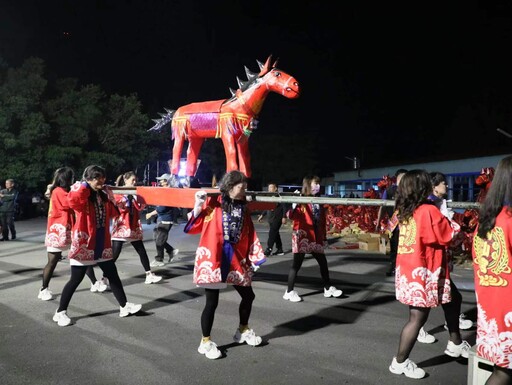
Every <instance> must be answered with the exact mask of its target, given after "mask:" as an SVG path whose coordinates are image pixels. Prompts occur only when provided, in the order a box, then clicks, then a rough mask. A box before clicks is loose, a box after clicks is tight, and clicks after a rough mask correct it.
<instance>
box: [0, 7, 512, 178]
mask: <svg viewBox="0 0 512 385" xmlns="http://www.w3.org/2000/svg"><path fill="white" fill-rule="evenodd" d="M301 3H303V4H301ZM390 3H395V4H394V5H392V6H390ZM453 3H455V4H453ZM510 4H511V3H510V2H506V1H492V2H490V1H487V2H486V1H471V0H469V1H464V2H398V3H397V2H384V1H380V2H365V1H322V0H319V1H309V2H299V1H260V0H256V1H242V0H241V1H194V0H184V1H181V0H180V1H172V0H167V1H166V0H161V1H135V0H134V1H127V0H124V1H122V0H119V1H114V0H110V1H91V0H87V1H85V0H83V1H21V0H20V1H14V0H13V1H6V0H0V57H2V58H3V59H4V60H5V61H6V62H7V63H8V65H10V66H18V65H20V64H21V63H22V62H23V60H24V59H26V58H28V57H30V56H38V57H41V58H43V59H44V60H45V61H46V63H47V69H48V72H49V73H50V74H52V76H56V77H67V76H71V77H76V78H79V79H80V80H81V81H82V82H83V83H84V84H87V83H94V84H99V85H101V86H102V87H103V88H104V89H105V90H106V91H107V92H112V93H114V92H115V93H120V94H130V93H134V92H135V93H137V94H138V95H139V97H140V98H141V100H142V102H143V103H144V109H145V111H144V112H146V113H148V114H149V116H150V118H158V116H157V115H156V113H157V112H159V111H163V108H164V107H166V108H171V109H175V108H177V107H179V106H181V105H183V104H187V103H191V102H199V101H206V100H217V99H223V98H228V97H229V96H230V93H229V87H231V88H236V86H237V83H236V77H237V76H238V77H240V78H241V79H242V80H245V73H244V65H245V66H247V67H248V68H249V69H251V70H252V71H257V69H258V67H257V64H256V60H259V61H265V59H266V58H267V56H268V55H270V54H272V55H273V56H274V57H275V58H279V62H278V68H280V69H282V70H283V71H284V72H287V73H289V74H291V75H293V76H294V77H295V78H296V79H297V80H298V81H299V82H300V84H301V88H302V95H301V97H300V98H299V99H296V100H288V99H285V98H283V97H281V96H280V95H275V94H272V95H270V96H269V97H268V98H267V101H266V103H265V106H264V108H263V111H262V114H261V123H260V128H259V130H258V132H257V135H265V133H266V132H283V133H285V134H286V135H297V134H308V135H309V136H310V137H311V138H312V139H314V140H317V141H319V143H322V146H321V148H319V149H318V151H319V152H320V153H321V154H322V155H321V156H322V159H323V162H324V163H325V164H326V166H325V167H326V168H329V169H331V170H332V171H340V170H343V169H349V168H350V167H351V162H350V161H348V160H346V159H345V157H354V156H357V157H358V158H360V159H361V166H362V167H363V168H364V167H373V166H386V165H389V166H392V165H395V164H400V163H411V162H414V161H437V160H447V159H452V158H460V157H465V156H484V155H496V154H502V153H506V152H510V150H509V148H510V145H511V144H512V139H509V138H507V137H506V136H504V135H502V134H500V133H498V132H497V131H496V129H497V128H498V127H500V128H502V129H504V130H505V131H508V132H511V133H512V114H511V105H512V104H511V102H512V97H511V90H512V87H511V85H512V84H511V83H512V82H511V75H510V71H511V70H512V65H511V64H512V60H511V57H512V55H511V54H510V50H511V48H512V44H511V43H512V5H510ZM149 124H151V122H149ZM148 128H149V127H148ZM251 140H257V138H254V139H252V138H251Z"/></svg>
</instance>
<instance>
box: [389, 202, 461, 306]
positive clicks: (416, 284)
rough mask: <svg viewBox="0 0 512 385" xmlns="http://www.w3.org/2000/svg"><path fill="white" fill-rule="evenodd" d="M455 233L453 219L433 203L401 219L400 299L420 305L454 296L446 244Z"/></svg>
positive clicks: (397, 283)
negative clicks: (406, 220)
mask: <svg viewBox="0 0 512 385" xmlns="http://www.w3.org/2000/svg"><path fill="white" fill-rule="evenodd" d="M453 235H454V230H453V229H452V227H451V224H450V221H449V219H448V218H446V217H445V216H444V215H443V214H441V212H440V211H439V209H438V208H437V207H436V206H434V205H432V204H423V205H421V206H419V207H418V208H417V209H416V210H415V211H414V213H413V216H412V218H410V219H409V221H408V222H407V223H400V236H399V240H398V252H397V258H396V269H395V290H396V299H397V300H399V301H400V302H402V303H403V304H405V305H411V306H416V307H436V306H439V305H441V304H443V303H449V302H450V301H451V300H452V296H451V289H450V271H449V268H448V257H447V255H446V246H448V244H449V243H450V241H451V240H452V238H453Z"/></svg>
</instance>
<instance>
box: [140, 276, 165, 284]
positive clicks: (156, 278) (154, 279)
mask: <svg viewBox="0 0 512 385" xmlns="http://www.w3.org/2000/svg"><path fill="white" fill-rule="evenodd" d="M161 280H162V277H161V276H159V275H155V274H153V273H149V274H146V281H145V282H144V283H145V284H146V285H150V284H152V283H157V282H160V281H161Z"/></svg>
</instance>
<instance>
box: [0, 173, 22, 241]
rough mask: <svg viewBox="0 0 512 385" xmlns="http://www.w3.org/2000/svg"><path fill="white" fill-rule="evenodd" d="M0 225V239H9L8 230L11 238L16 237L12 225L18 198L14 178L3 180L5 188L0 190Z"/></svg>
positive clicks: (14, 228)
mask: <svg viewBox="0 0 512 385" xmlns="http://www.w3.org/2000/svg"><path fill="white" fill-rule="evenodd" d="M0 200H1V201H2V203H3V204H2V205H0V227H1V228H2V241H8V240H9V231H10V232H11V240H14V239H16V227H15V226H14V214H15V212H16V205H17V200H18V190H16V189H15V188H14V180H13V179H7V180H6V181H5V189H3V190H0Z"/></svg>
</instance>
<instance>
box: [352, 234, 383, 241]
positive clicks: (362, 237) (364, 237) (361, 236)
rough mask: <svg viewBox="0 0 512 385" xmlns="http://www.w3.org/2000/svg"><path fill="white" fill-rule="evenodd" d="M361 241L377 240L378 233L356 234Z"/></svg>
mask: <svg viewBox="0 0 512 385" xmlns="http://www.w3.org/2000/svg"><path fill="white" fill-rule="evenodd" d="M357 238H358V239H359V240H360V241H361V242H379V238H380V234H379V233H361V234H358V235H357Z"/></svg>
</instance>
